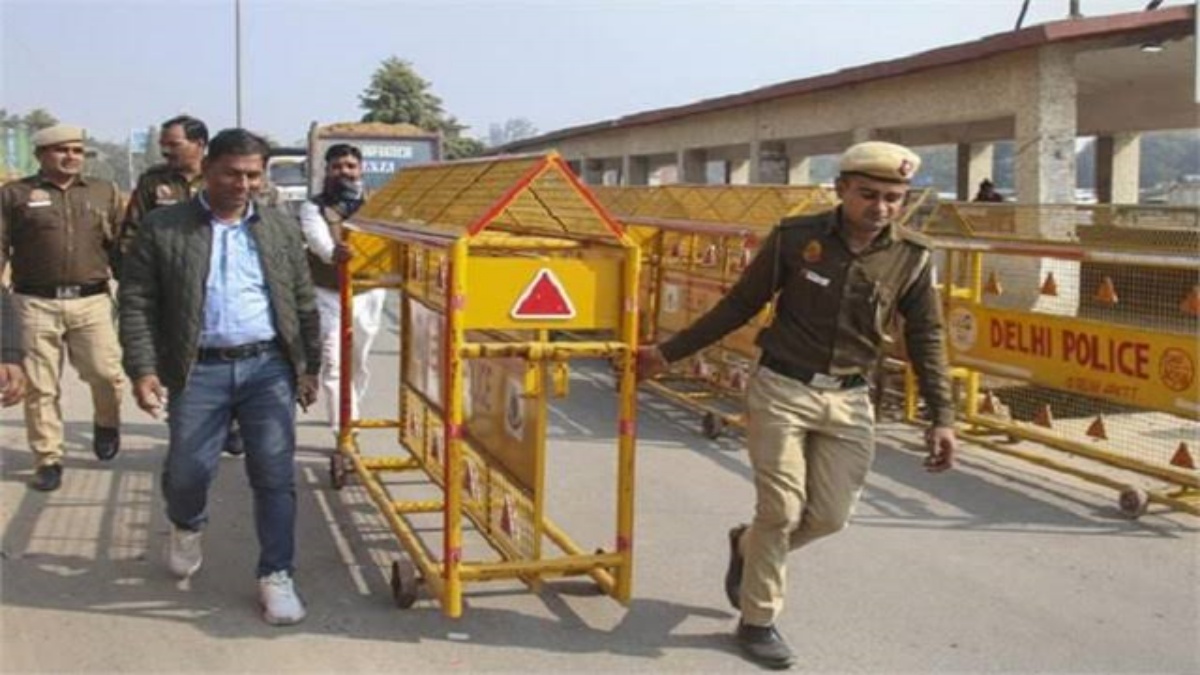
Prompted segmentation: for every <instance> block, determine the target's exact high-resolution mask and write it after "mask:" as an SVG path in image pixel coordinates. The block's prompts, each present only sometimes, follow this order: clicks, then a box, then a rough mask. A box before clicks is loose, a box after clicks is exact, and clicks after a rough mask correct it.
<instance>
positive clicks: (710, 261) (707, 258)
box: [701, 244, 717, 265]
mask: <svg viewBox="0 0 1200 675" xmlns="http://www.w3.org/2000/svg"><path fill="white" fill-rule="evenodd" d="M701 262H703V264H705V265H716V264H717V245H716V244H709V245H708V248H706V249H704V259H703V260H702V261H701Z"/></svg>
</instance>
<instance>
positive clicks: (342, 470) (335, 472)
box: [329, 452, 346, 490]
mask: <svg viewBox="0 0 1200 675" xmlns="http://www.w3.org/2000/svg"><path fill="white" fill-rule="evenodd" d="M329 485H330V486H332V487H333V489H334V490H341V489H342V488H344V487H346V463H345V462H344V461H342V454H341V453H340V452H335V453H333V454H332V455H330V456H329Z"/></svg>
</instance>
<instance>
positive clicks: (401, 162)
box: [309, 136, 440, 194]
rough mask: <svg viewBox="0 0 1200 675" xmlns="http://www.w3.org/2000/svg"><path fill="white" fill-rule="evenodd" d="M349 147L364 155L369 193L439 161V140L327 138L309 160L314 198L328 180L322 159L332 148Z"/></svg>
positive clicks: (319, 142) (429, 138)
mask: <svg viewBox="0 0 1200 675" xmlns="http://www.w3.org/2000/svg"><path fill="white" fill-rule="evenodd" d="M335 143H349V144H351V145H353V146H355V147H357V148H358V149H359V150H360V151H361V152H362V164H363V182H364V183H365V184H366V186H367V189H368V190H377V189H379V188H380V187H381V186H383V185H384V184H385V183H387V182H388V181H389V180H391V178H392V176H394V175H395V174H396V172H397V171H399V170H400V169H402V168H404V167H406V166H409V165H410V164H425V163H428V162H434V161H437V160H438V159H440V157H438V155H437V149H438V139H437V138H436V137H425V138H351V137H346V138H341V137H338V136H325V137H321V138H319V139H318V140H317V141H316V143H315V147H314V148H312V150H311V152H310V156H311V157H314V158H316V159H315V161H314V162H313V163H312V164H313V167H312V169H311V171H310V176H311V177H310V181H311V183H310V185H309V189H310V190H311V191H312V193H313V194H316V193H317V192H320V191H321V183H322V181H324V180H325V175H324V174H325V165H324V161H323V159H322V158H323V157H324V156H325V151H326V150H328V149H329V146H331V145H333V144H335Z"/></svg>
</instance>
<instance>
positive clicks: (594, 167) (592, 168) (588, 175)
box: [579, 157, 604, 185]
mask: <svg viewBox="0 0 1200 675" xmlns="http://www.w3.org/2000/svg"><path fill="white" fill-rule="evenodd" d="M579 166H580V172H579V179H580V180H582V181H583V182H584V183H586V184H588V185H599V184H600V183H601V181H603V180H604V162H603V161H601V160H599V159H587V158H586V157H585V158H583V159H581V160H579Z"/></svg>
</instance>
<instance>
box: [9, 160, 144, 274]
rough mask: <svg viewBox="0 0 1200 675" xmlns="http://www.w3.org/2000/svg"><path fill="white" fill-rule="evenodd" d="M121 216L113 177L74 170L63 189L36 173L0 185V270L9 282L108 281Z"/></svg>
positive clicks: (118, 192)
mask: <svg viewBox="0 0 1200 675" xmlns="http://www.w3.org/2000/svg"><path fill="white" fill-rule="evenodd" d="M120 219H121V193H120V191H118V190H117V186H116V184H115V183H113V182H112V181H108V180H103V179H100V178H95V177H92V176H79V177H78V178H76V179H75V180H74V181H72V182H71V184H70V185H69V186H67V188H66V189H65V190H64V189H62V188H60V187H58V186H57V185H55V184H54V183H51V182H50V181H48V180H44V179H43V178H42V177H41V176H40V175H33V176H29V177H27V178H23V179H21V180H19V181H16V182H14V183H7V184H5V185H4V186H3V187H0V270H3V269H4V266H5V264H6V263H7V262H8V261H10V260H11V261H12V282H13V285H14V286H71V285H76V284H80V285H82V284H92V283H98V282H101V281H107V280H108V278H109V254H110V252H111V251H112V249H113V247H114V246H115V244H116V234H117V232H116V230H117V223H119V222H120Z"/></svg>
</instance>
